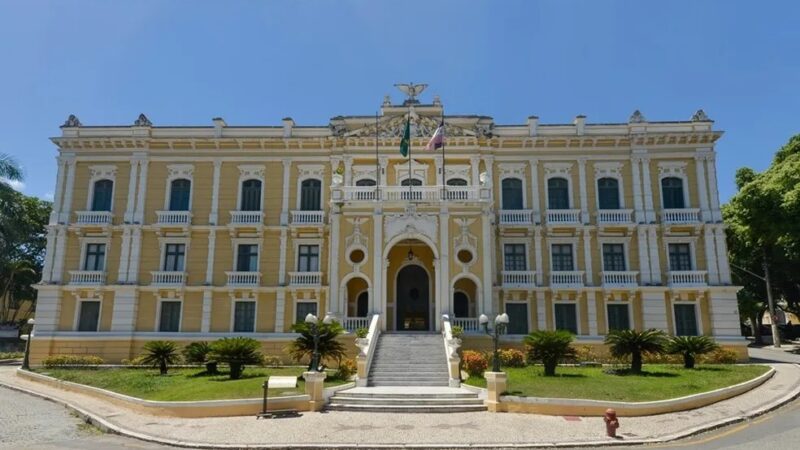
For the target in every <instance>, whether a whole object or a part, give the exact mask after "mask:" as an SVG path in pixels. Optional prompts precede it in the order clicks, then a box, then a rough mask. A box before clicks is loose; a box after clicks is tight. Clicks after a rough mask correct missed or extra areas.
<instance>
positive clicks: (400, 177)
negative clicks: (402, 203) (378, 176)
mask: <svg viewBox="0 0 800 450" xmlns="http://www.w3.org/2000/svg"><path fill="white" fill-rule="evenodd" d="M428 166H429V165H428V164H423V163H420V162H417V161H416V160H413V159H412V160H411V178H413V179H415V180H419V181H421V182H422V185H423V186H425V185H427V184H428ZM394 173H395V175H396V178H397V185H398V186H402V184H403V181H405V180H406V179H407V178H408V163H407V162H405V163H402V162H401V163H396V164H395V165H394Z"/></svg>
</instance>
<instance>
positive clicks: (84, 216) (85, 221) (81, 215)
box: [75, 211, 114, 225]
mask: <svg viewBox="0 0 800 450" xmlns="http://www.w3.org/2000/svg"><path fill="white" fill-rule="evenodd" d="M75 215H76V216H77V217H76V220H75V223H77V224H78V225H110V224H111V219H112V218H113V217H114V214H112V213H111V211H78V212H76V213H75Z"/></svg>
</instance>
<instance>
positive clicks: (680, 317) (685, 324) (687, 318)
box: [674, 304, 698, 336]
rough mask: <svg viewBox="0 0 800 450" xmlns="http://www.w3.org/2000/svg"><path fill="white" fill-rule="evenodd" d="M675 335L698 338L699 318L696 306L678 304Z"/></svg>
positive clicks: (676, 306)
mask: <svg viewBox="0 0 800 450" xmlns="http://www.w3.org/2000/svg"><path fill="white" fill-rule="evenodd" d="M674 308H675V334H676V335H678V336H697V334H698V333H697V317H696V315H695V308H694V304H688V305H687V304H676V305H674Z"/></svg>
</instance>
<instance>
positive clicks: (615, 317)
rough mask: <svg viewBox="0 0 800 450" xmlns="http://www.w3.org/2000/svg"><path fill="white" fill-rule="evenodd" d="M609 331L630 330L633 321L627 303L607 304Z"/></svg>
mask: <svg viewBox="0 0 800 450" xmlns="http://www.w3.org/2000/svg"><path fill="white" fill-rule="evenodd" d="M607 311H608V331H612V330H630V328H631V321H630V315H629V314H628V305H627V304H613V305H608V306H607Z"/></svg>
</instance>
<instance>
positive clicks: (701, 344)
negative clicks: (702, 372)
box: [665, 336, 719, 369]
mask: <svg viewBox="0 0 800 450" xmlns="http://www.w3.org/2000/svg"><path fill="white" fill-rule="evenodd" d="M717 348H719V345H717V343H716V342H714V339H712V338H711V337H709V336H675V337H673V338H672V339H670V340H669V341H668V342H667V345H666V347H665V349H666V351H667V353H669V354H672V355H683V367H685V368H687V369H694V362H695V357H696V356H697V355H702V354H704V353H711V352H713V351H714V350H716V349H717Z"/></svg>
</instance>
